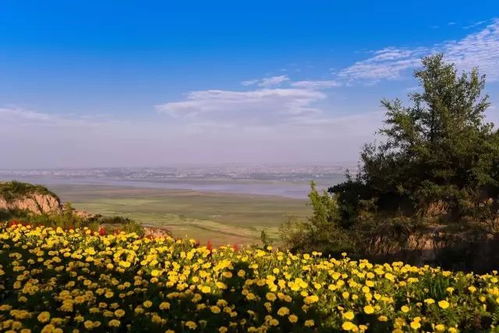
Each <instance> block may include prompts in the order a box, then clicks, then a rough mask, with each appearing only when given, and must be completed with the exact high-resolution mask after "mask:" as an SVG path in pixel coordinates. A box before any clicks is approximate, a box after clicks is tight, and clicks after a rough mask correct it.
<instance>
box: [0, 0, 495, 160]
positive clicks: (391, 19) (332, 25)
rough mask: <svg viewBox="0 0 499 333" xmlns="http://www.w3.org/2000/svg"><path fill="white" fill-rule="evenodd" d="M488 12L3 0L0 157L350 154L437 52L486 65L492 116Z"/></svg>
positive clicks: (456, 7) (482, 7)
mask: <svg viewBox="0 0 499 333" xmlns="http://www.w3.org/2000/svg"><path fill="white" fill-rule="evenodd" d="M430 9H431V10H430ZM497 13H499V3H498V2H497V1H482V2H480V4H476V5H475V6H470V5H469V3H468V2H464V1H462V2H460V1H448V0H446V1H439V2H434V1H431V2H430V1H427V0H425V1H406V2H397V1H383V2H382V3H371V2H369V1H360V2H355V3H350V4H348V3H346V2H341V3H340V2H338V3H335V2H326V1H317V2H315V1H314V2H305V1H286V2H284V1H275V2H274V1H272V2H269V1H267V2H263V1H252V2H251V3H244V4H243V3H234V2H225V1H220V2H209V3H207V2H202V1H194V2H189V3H188V4H187V3H170V2H161V1H140V2H139V1H128V2H126V3H124V2H121V3H119V4H117V3H111V2H109V3H103V2H97V1H85V2H78V1H74V2H66V1H50V2H24V1H23V2H19V1H12V0H7V1H2V3H0V136H1V139H0V151H1V153H2V157H1V159H0V169H36V168H88V167H147V166H168V165H181V164H192V165H202V164H227V163H233V164H244V163H248V164H252V165H255V164H267V165H269V164H274V165H276V164H277V165H278V164H281V165H285V164H290V165H314V164H318V165H328V164H333V165H334V164H342V163H343V164H355V163H356V162H357V161H358V154H359V151H360V149H361V147H362V145H363V144H364V143H367V142H372V141H373V140H375V139H376V137H375V135H374V134H375V131H376V130H377V129H378V128H380V127H381V126H382V120H383V114H384V113H383V110H382V109H381V107H380V102H379V101H380V99H382V98H389V99H392V98H397V97H399V98H402V99H403V100H405V96H406V95H407V94H408V93H410V92H413V91H415V89H416V88H417V87H416V82H415V80H414V79H413V78H412V76H411V74H412V72H413V71H414V70H415V69H416V68H417V67H418V65H419V63H420V58H421V57H423V56H426V55H429V54H432V53H436V52H442V53H444V55H445V58H446V60H447V61H450V62H454V63H455V64H456V66H457V68H458V69H459V70H470V69H471V68H473V67H475V66H477V67H479V69H480V71H481V73H483V74H486V75H487V87H486V91H487V93H488V94H489V95H490V101H491V103H492V105H491V107H490V109H489V110H488V111H487V120H488V121H493V122H496V124H499V108H498V103H499V65H498V64H499V16H497ZM494 14H495V15H496V16H491V15H494Z"/></svg>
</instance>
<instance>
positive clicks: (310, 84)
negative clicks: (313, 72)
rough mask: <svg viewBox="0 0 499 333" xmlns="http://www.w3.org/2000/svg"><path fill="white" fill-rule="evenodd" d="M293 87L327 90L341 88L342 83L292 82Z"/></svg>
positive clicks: (333, 81) (328, 81)
mask: <svg viewBox="0 0 499 333" xmlns="http://www.w3.org/2000/svg"><path fill="white" fill-rule="evenodd" d="M291 86H292V87H296V88H305V89H325V88H333V87H340V86H341V83H340V82H338V81H335V80H318V81H295V82H291Z"/></svg>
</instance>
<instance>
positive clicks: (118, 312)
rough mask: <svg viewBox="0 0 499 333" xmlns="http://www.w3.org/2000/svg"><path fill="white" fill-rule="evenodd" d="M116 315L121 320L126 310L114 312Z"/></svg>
mask: <svg viewBox="0 0 499 333" xmlns="http://www.w3.org/2000/svg"><path fill="white" fill-rule="evenodd" d="M114 315H115V316H116V317H118V318H121V317H123V316H124V315H125V310H122V309H118V310H116V311H114Z"/></svg>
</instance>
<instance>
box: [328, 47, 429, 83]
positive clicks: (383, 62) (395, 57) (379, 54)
mask: <svg viewBox="0 0 499 333" xmlns="http://www.w3.org/2000/svg"><path fill="white" fill-rule="evenodd" d="M427 53H428V49H427V48H417V49H401V48H396V47H387V48H384V49H381V50H379V51H375V52H374V56H372V57H371V58H368V59H366V60H362V61H358V62H356V63H355V64H353V65H352V66H350V67H347V68H345V69H343V70H342V71H340V72H339V74H338V77H339V78H340V79H344V80H346V81H358V80H366V81H371V82H376V81H379V80H382V79H397V78H400V76H401V75H402V73H403V72H404V71H406V70H408V69H410V68H413V67H415V66H417V65H418V64H419V63H420V61H421V60H420V58H421V57H422V56H424V55H425V54H427Z"/></svg>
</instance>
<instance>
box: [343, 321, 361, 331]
mask: <svg viewBox="0 0 499 333" xmlns="http://www.w3.org/2000/svg"><path fill="white" fill-rule="evenodd" d="M341 328H343V329H344V330H345V331H350V330H353V329H355V328H357V326H355V324H354V323H352V322H351V321H345V322H344V323H343V324H342V325H341Z"/></svg>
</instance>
